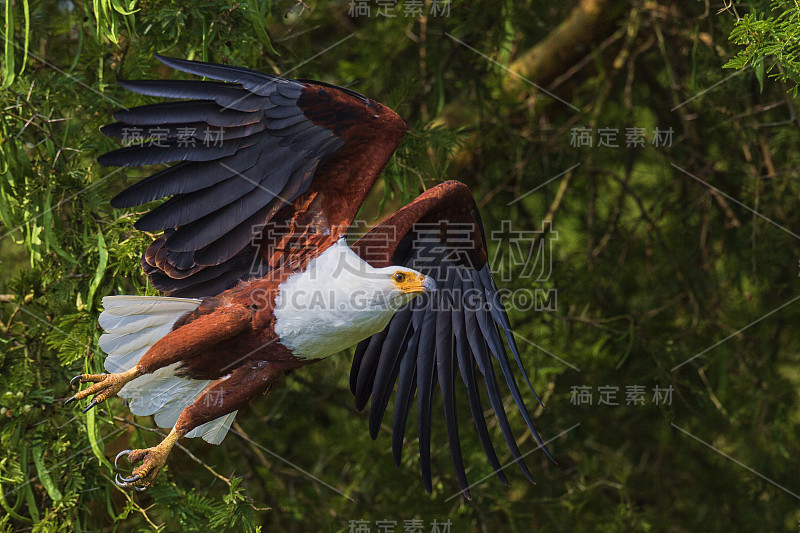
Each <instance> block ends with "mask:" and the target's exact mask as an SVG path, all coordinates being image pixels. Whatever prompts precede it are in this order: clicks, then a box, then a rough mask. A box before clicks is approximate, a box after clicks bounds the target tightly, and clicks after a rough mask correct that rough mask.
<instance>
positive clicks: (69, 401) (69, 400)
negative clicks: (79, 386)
mask: <svg viewBox="0 0 800 533" xmlns="http://www.w3.org/2000/svg"><path fill="white" fill-rule="evenodd" d="M74 401H75V396H72V397H71V398H67V399H66V400H64V405H69V404H71V403H72V402H74Z"/></svg>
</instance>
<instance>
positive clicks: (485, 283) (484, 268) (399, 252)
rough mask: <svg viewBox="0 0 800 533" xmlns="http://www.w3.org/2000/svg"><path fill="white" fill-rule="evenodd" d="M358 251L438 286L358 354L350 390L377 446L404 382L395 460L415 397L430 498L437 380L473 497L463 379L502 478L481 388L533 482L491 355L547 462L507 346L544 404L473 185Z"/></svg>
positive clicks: (430, 199)
mask: <svg viewBox="0 0 800 533" xmlns="http://www.w3.org/2000/svg"><path fill="white" fill-rule="evenodd" d="M353 249H354V250H355V251H356V253H358V254H359V255H360V256H361V257H362V258H363V259H364V260H366V261H367V262H368V263H370V264H371V265H372V266H374V267H385V266H389V265H402V266H407V267H409V268H413V269H415V270H418V271H420V272H422V273H424V274H427V275H429V276H433V277H434V278H435V279H436V282H437V286H438V289H437V292H436V293H435V294H434V295H433V296H432V297H431V298H428V299H425V297H424V296H423V297H418V298H417V299H415V300H414V301H412V302H411V303H410V304H408V305H407V306H405V307H404V308H402V309H400V310H399V311H398V312H397V313H396V314H395V316H394V317H393V318H392V320H391V322H390V323H389V325H388V326H386V328H385V329H384V330H383V331H382V332H381V333H378V334H376V335H373V336H372V337H370V338H369V339H366V340H364V341H363V342H361V343H360V344H359V345H358V347H357V348H356V353H355V358H354V359H353V367H352V370H351V373H350V388H351V390H352V392H353V394H354V395H355V401H356V407H357V408H358V409H359V410H360V409H363V408H364V407H365V406H366V404H367V400H369V399H370V397H371V403H370V414H369V428H370V435H371V436H372V438H373V439H375V438H376V437H377V434H378V429H379V428H380V424H381V420H382V419H383V415H384V413H385V411H386V407H387V404H388V402H389V397H390V395H391V393H392V391H393V390H394V388H395V383H397V393H396V397H395V407H394V420H393V436H392V451H393V454H394V460H395V462H396V463H397V464H398V466H399V464H400V456H401V448H402V445H403V436H404V433H405V426H406V420H407V418H408V414H409V410H410V409H411V404H412V401H413V397H414V392H415V390H416V396H417V427H418V431H419V455H420V463H421V467H422V478H423V482H424V483H425V489H426V490H427V491H428V492H431V459H430V434H431V404H432V401H431V399H432V396H433V389H434V384H435V382H436V381H437V377H438V382H439V386H440V388H441V390H442V400H443V403H444V417H445V423H446V426H447V435H448V441H449V446H450V453H451V455H452V458H453V465H454V467H455V471H456V476H457V479H458V484H459V486H460V487H461V490H462V492H463V493H464V495H465V496H466V497H467V498H469V488H468V487H469V484H468V482H467V476H466V473H465V471H464V462H463V460H462V455H461V447H460V443H459V432H458V421H457V416H456V403H455V381H456V376H457V374H459V373H460V375H461V379H462V381H463V382H464V385H465V386H466V391H467V397H468V400H469V406H470V411H471V413H472V418H473V420H474V422H475V428H476V430H477V433H478V437H479V438H480V441H481V444H482V445H483V448H484V451H485V452H486V455H487V457H488V458H489V462H490V463H491V465H492V467H493V468H494V470H495V471H496V473H497V476H498V477H499V478H500V479H501V480H502V481H503V483H507V481H506V478H505V475H504V474H503V471H502V470H501V467H500V463H499V461H498V459H497V455H496V453H495V451H494V448H493V446H492V442H491V439H490V437H489V432H488V429H487V426H486V422H485V420H484V417H483V407H482V405H481V397H480V393H479V388H480V386H479V384H478V383H479V381H482V382H483V384H484V386H485V389H486V392H487V393H488V397H489V402H490V404H491V406H492V409H493V410H494V412H495V414H496V415H497V418H498V421H499V422H500V428H501V429H502V432H503V437H504V438H505V441H506V444H507V445H508V448H509V450H510V451H511V454H512V456H513V457H514V460H515V461H516V462H517V464H518V465H519V467H520V468H521V469H522V472H523V473H524V474H525V476H526V477H527V478H528V479H529V480H530V481H531V482H533V480H532V478H531V475H530V472H529V471H528V468H527V466H525V463H524V461H523V460H522V456H521V454H520V451H519V448H518V447H517V444H516V441H515V439H514V435H513V433H512V432H511V428H510V426H509V423H508V418H507V416H506V412H505V409H504V407H503V402H502V399H501V397H500V389H499V387H498V385H497V380H496V376H495V370H494V363H493V362H492V357H491V356H490V354H491V355H493V356H494V361H495V363H497V364H499V366H500V371H501V373H502V376H503V378H504V379H505V381H506V383H507V385H508V388H509V389H510V391H511V395H512V396H513V398H514V401H515V403H516V405H517V408H518V409H519V411H520V413H521V414H522V417H523V418H524V419H525V422H526V423H527V425H528V428H529V429H530V431H531V433H533V436H534V437H535V438H536V441H537V442H538V443H539V444H540V446H541V447H542V448H543V449H544V450H545V453H547V455H548V457H549V456H550V454H549V452H547V449H546V448H545V447H544V443H543V442H542V439H541V437H540V436H539V433H538V432H537V431H536V429H535V428H534V426H533V421H532V420H531V417H530V415H529V413H528V410H527V409H526V407H525V404H524V402H523V400H522V394H521V392H520V390H519V388H518V387H517V383H516V381H515V378H514V372H513V370H512V366H511V363H510V360H509V358H508V355H507V353H506V348H505V346H506V345H508V347H509V348H510V350H511V353H512V354H513V355H514V358H515V359H516V362H517V365H518V366H519V370H520V372H521V374H522V376H523V377H524V378H525V381H526V382H527V384H528V386H529V387H530V390H531V392H533V395H534V397H535V398H536V400H537V401H538V400H539V398H538V397H537V396H536V393H535V392H534V391H533V387H532V386H531V383H530V380H529V379H528V376H527V374H526V373H525V369H524V368H523V366H522V361H521V359H520V355H519V350H518V349H517V345H516V343H515V341H514V335H513V333H512V331H511V325H510V323H509V320H508V315H507V313H506V310H505V307H504V306H503V303H502V302H501V301H500V298H499V296H498V292H497V286H496V285H495V283H494V279H493V278H492V273H491V271H490V269H489V264H488V262H487V256H486V242H485V237H484V234H483V226H482V224H481V220H480V215H479V214H478V209H477V206H476V205H475V200H474V199H473V197H472V193H471V192H470V190H469V189H468V188H467V186H466V185H464V184H463V183H459V182H457V181H449V182H446V183H442V184H440V185H438V186H436V187H433V188H431V189H429V190H428V191H426V192H425V193H424V194H422V195H421V196H419V197H418V198H417V199H416V200H414V201H413V202H412V203H410V204H409V205H407V206H405V207H404V208H402V209H401V210H399V211H398V212H396V213H395V214H393V215H392V216H390V217H389V218H388V219H386V220H385V221H383V222H382V223H381V224H379V225H378V226H376V227H375V228H373V229H372V230H370V231H369V233H367V234H366V235H365V236H363V237H362V238H361V239H359V240H358V241H357V242H356V243H355V244H354V246H353ZM501 330H502V333H501ZM504 337H505V339H504ZM476 367H477V370H478V372H479V374H478V372H476V370H475V369H476ZM551 459H552V457H551Z"/></svg>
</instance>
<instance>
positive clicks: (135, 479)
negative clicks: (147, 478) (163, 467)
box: [117, 474, 142, 483]
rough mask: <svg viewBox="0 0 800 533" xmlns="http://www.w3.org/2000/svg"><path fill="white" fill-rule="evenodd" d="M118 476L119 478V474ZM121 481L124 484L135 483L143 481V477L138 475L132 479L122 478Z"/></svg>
mask: <svg viewBox="0 0 800 533" xmlns="http://www.w3.org/2000/svg"><path fill="white" fill-rule="evenodd" d="M117 475H118V476H119V474H117ZM119 479H120V481H122V482H123V483H133V482H134V481H139V480H140V479H142V476H140V475H139V474H136V475H135V476H131V477H120V478H119Z"/></svg>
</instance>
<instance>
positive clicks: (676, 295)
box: [0, 0, 800, 533]
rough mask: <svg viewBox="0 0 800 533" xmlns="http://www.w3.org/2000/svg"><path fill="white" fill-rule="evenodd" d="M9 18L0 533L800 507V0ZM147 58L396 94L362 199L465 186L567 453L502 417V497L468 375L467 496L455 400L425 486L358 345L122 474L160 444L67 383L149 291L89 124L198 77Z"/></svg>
mask: <svg viewBox="0 0 800 533" xmlns="http://www.w3.org/2000/svg"><path fill="white" fill-rule="evenodd" d="M0 8H1V9H0V18H2V19H3V20H4V24H0V28H2V31H3V36H4V45H3V51H2V63H1V64H0V76H2V80H0V88H1V89H2V90H0V99H1V100H2V102H0V113H1V116H2V118H1V120H0V127H1V128H2V133H1V134H0V137H1V138H0V220H2V226H0V485H1V486H2V492H1V494H2V497H0V504H1V505H2V511H0V530H2V531H139V530H141V531H151V530H153V529H156V528H161V529H162V530H164V531H209V530H227V531H255V530H258V528H262V529H261V530H262V531H272V530H282V531H359V532H361V533H364V532H367V531H381V532H384V531H422V532H426V533H427V532H433V531H448V530H449V531H489V532H492V531H529V530H532V529H536V530H541V531H564V530H570V531H670V532H682V531H759V530H760V531H797V530H798V527H800V481H798V480H799V479H800V468H799V467H798V459H797V456H798V453H799V452H800V403H798V387H800V353H798V350H800V335H799V334H798V329H797V323H798V320H799V319H800V302H798V300H800V280H798V275H799V274H800V270H799V269H798V257H799V255H800V242H799V241H798V240H799V239H800V209H798V207H799V206H800V190H799V189H800V181H798V180H799V178H800V175H799V174H798V166H799V165H800V151H799V150H798V149H797V147H798V141H800V122H799V121H798V115H797V105H798V99H797V82H798V81H799V80H800V41H799V40H798V38H799V37H800V35H798V34H800V8H798V7H797V5H796V3H794V2H789V1H774V2H766V1H760V2H741V3H740V2H709V1H705V2H703V1H692V0H684V1H674V2H661V1H651V0H646V1H645V0H635V1H631V2H621V1H620V2H612V1H604V0H581V1H574V0H573V1H568V2H543V1H536V0H528V1H511V0H504V1H496V0H492V1H489V0H479V1H474V2H458V1H452V2H446V1H434V0H419V1H411V0H406V1H402V0H401V1H398V2H394V1H375V0H370V1H342V2H324V1H314V0H308V1H306V2H296V1H295V0H276V1H265V0H247V1H232V0H231V1H227V2H218V1H206V0H196V1H194V2H155V1H150V0H94V1H92V2H89V1H78V0H72V1H70V0H60V1H46V0H45V1H35V0H13V1H12V0H4V1H2V2H0ZM154 53H161V54H165V55H168V56H173V57H182V58H189V59H201V60H206V61H214V62H220V63H227V64H234V65H241V66H247V67H250V68H254V69H257V70H260V71H263V72H268V73H273V74H284V75H286V76H288V77H295V78H311V79H318V80H323V81H326V82H329V83H334V84H337V85H342V86H347V87H350V88H352V89H354V90H356V91H359V92H361V93H363V94H366V95H368V96H369V97H371V98H374V99H376V100H378V101H380V102H383V103H385V104H387V105H389V106H390V107H392V108H393V109H395V110H396V111H397V112H398V113H399V114H400V115H401V116H403V117H404V118H405V119H406V121H407V122H408V124H409V126H410V131H409V134H408V135H407V137H406V139H405V141H404V142H403V145H402V146H401V148H400V149H399V151H398V152H397V154H396V155H395V157H394V158H393V159H392V161H391V162H390V164H389V165H388V167H387V169H386V171H385V172H384V178H383V179H382V180H380V181H379V183H378V185H377V186H376V188H375V190H374V191H373V193H372V195H371V196H370V199H369V201H368V202H367V204H366V205H365V207H364V209H363V210H362V215H361V218H362V219H365V220H368V221H375V220H377V219H379V218H380V217H381V216H385V215H386V214H388V213H390V212H392V211H393V210H394V209H396V208H397V207H399V206H401V205H403V204H404V203H406V202H408V201H410V200H411V199H412V198H413V197H415V196H416V195H417V194H418V193H419V192H420V191H421V190H423V189H424V188H426V187H430V186H431V185H433V184H435V183H437V182H440V181H442V180H445V179H458V180H461V181H464V182H466V183H467V184H468V185H469V186H470V187H471V188H472V190H473V191H474V193H475V195H476V198H477V200H478V203H479V206H480V208H481V212H482V215H483V221H484V225H485V226H486V230H487V238H488V240H489V245H490V249H491V254H490V255H491V257H492V258H493V266H494V269H495V272H496V276H497V279H498V284H499V285H500V286H501V287H503V288H506V289H510V290H512V291H515V292H514V293H515V294H526V293H525V292H524V291H529V292H528V293H527V294H532V295H533V296H532V297H533V298H534V302H533V305H530V302H527V303H528V305H525V304H524V303H520V302H517V303H516V304H514V305H512V310H511V321H512V323H513V324H514V326H515V331H516V332H517V333H518V338H517V342H518V343H519V344H520V347H521V349H522V352H523V353H522V356H523V360H524V362H525V364H526V365H527V368H528V369H529V372H530V373H531V376H532V379H533V384H534V387H535V388H536V389H537V392H538V393H539V395H540V396H541V397H542V400H543V402H544V404H545V406H546V409H544V410H543V409H541V408H537V409H534V416H535V422H536V424H537V426H538V428H539V430H540V431H541V433H542V435H543V437H544V439H545V440H547V441H548V442H549V444H548V448H549V449H550V450H551V452H552V453H553V455H554V456H555V458H556V459H557V461H558V464H557V465H556V464H553V463H552V462H550V461H549V460H548V459H547V458H546V457H545V455H544V454H543V453H542V451H541V449H537V446H536V443H535V441H534V440H533V438H532V436H531V435H530V434H527V433H525V424H524V421H523V420H522V419H521V417H520V416H519V415H518V414H516V413H515V414H512V416H511V424H512V427H513V428H514V429H515V430H516V434H517V437H518V439H519V442H520V448H521V450H522V452H523V453H527V454H528V455H527V456H526V461H527V463H528V464H529V466H530V467H531V471H532V473H533V476H534V478H535V479H536V481H537V484H536V485H531V484H529V483H527V482H526V481H525V479H524V477H523V476H522V474H521V473H520V472H519V470H518V469H517V468H516V467H515V466H514V465H513V464H510V465H509V466H508V468H507V472H506V473H507V475H508V477H509V480H510V483H511V485H510V487H506V486H504V485H502V484H501V483H500V482H499V481H498V480H497V479H496V478H495V477H488V476H490V474H491V473H492V472H491V468H490V466H489V464H488V461H487V460H486V458H485V456H484V454H483V451H482V449H481V446H480V442H479V441H478V439H477V436H476V435H475V433H474V431H473V430H472V429H471V428H472V424H471V422H470V420H469V419H468V416H469V415H468V413H469V410H468V405H467V402H466V398H465V396H466V395H465V394H464V391H463V389H457V395H459V397H460V398H459V400H460V401H459V415H460V418H461V427H462V446H463V449H464V454H465V460H466V462H467V464H468V471H467V474H468V476H469V479H470V481H471V482H472V483H475V485H474V486H473V488H472V490H471V492H472V495H473V499H472V500H471V501H466V500H464V499H463V498H462V497H461V496H458V495H456V494H457V492H458V490H457V484H456V481H455V475H454V473H453V471H452V464H451V460H450V457H449V451H448V447H447V442H446V432H445V430H444V427H443V426H444V417H443V414H442V411H441V409H440V408H439V409H437V410H435V411H434V414H433V420H434V425H435V426H436V427H435V430H434V434H433V471H434V492H433V495H432V496H429V495H428V494H426V493H425V491H424V489H423V487H422V483H421V479H420V474H419V464H418V459H417V454H416V449H417V448H416V446H417V444H416V428H415V424H414V423H413V422H410V427H409V429H408V432H407V436H406V439H407V443H406V448H405V452H404V456H403V465H402V467H401V468H400V469H397V468H395V466H394V464H393V461H392V456H391V450H390V443H391V437H390V433H391V429H390V426H387V425H385V426H384V428H383V429H384V431H382V433H381V434H380V435H379V436H378V439H377V441H376V442H372V441H371V440H370V438H369V435H368V431H367V414H366V413H359V412H357V411H356V410H355V409H354V407H353V399H352V395H351V393H350V391H349V387H348V376H349V370H350V362H351V356H352V354H341V355H339V356H336V357H332V358H331V359H329V360H326V361H325V362H322V363H320V364H317V365H313V366H311V367H308V368H306V369H303V370H302V371H298V372H295V373H294V374H292V375H291V376H290V377H289V378H288V379H287V380H286V381H285V384H284V385H282V386H280V387H278V388H277V390H275V391H273V392H272V393H271V394H270V395H269V396H267V397H265V398H264V399H262V400H261V401H258V402H254V403H253V404H252V405H251V406H250V407H249V408H248V409H246V411H245V412H243V413H242V414H241V416H239V417H238V418H237V421H238V425H236V426H235V427H234V429H235V430H236V431H237V432H238V433H240V434H241V436H237V435H234V434H230V435H229V436H228V437H227V438H226V440H225V441H224V442H223V443H222V445H220V446H211V445H208V444H206V443H204V442H202V441H199V440H198V439H191V440H186V441H184V442H182V444H183V446H185V448H182V449H176V450H174V451H173V453H172V456H171V457H170V461H169V464H168V468H167V469H166V470H165V471H164V472H163V473H162V474H161V476H160V477H159V478H158V483H157V484H156V486H155V487H153V488H152V489H151V490H149V491H147V492H143V493H130V492H124V491H122V490H120V489H118V488H117V487H116V486H115V485H114V483H113V472H114V471H113V469H112V466H111V464H110V463H109V462H108V458H109V457H111V458H113V456H114V455H115V454H116V453H117V452H118V451H120V450H122V449H125V448H136V447H144V446H151V445H153V444H155V443H157V442H158V441H159V440H160V439H161V438H162V436H161V434H160V433H159V432H156V431H154V430H153V428H154V424H153V422H152V420H150V419H148V418H137V417H134V416H132V415H131V414H130V413H129V411H128V410H127V409H126V408H125V406H124V405H123V404H122V403H121V402H120V401H118V400H114V401H111V402H109V403H106V404H103V405H101V408H98V409H96V410H93V411H91V412H90V413H88V414H86V415H82V414H80V413H79V410H77V409H74V408H72V407H68V408H65V407H63V406H62V405H61V402H62V400H63V399H64V398H66V397H67V396H69V395H70V394H71V393H70V392H69V388H68V380H69V378H70V377H72V376H73V375H75V374H78V373H82V372H93V373H95V372H99V371H101V370H102V359H103V355H102V353H101V352H100V351H99V349H98V348H97V338H98V336H99V335H100V330H99V328H98V326H97V315H98V313H99V309H98V308H99V306H100V300H101V298H102V297H103V296H105V295H108V294H122V293H133V294H156V291H155V290H154V289H153V288H152V287H149V286H148V285H147V283H146V279H145V278H144V276H143V274H142V273H141V270H140V267H139V257H140V254H141V252H142V250H144V248H145V247H146V245H147V244H149V243H150V241H151V240H152V238H153V236H152V235H147V234H143V233H140V232H137V231H135V230H134V229H133V221H134V220H135V219H136V218H137V217H138V215H139V213H137V212H136V211H135V210H127V211H126V210H113V209H111V207H110V206H109V205H108V200H109V199H110V198H111V197H112V196H113V195H114V194H116V193H117V192H119V191H120V190H122V189H123V188H124V187H125V186H127V185H129V184H131V183H132V182H134V181H135V180H136V179H137V178H138V177H140V176H142V175H145V174H146V172H143V171H139V170H124V171H120V170H119V169H108V168H100V167H99V165H98V164H97V163H96V161H95V159H96V157H97V156H98V155H100V154H101V153H103V152H106V151H108V150H110V149H113V148H115V147H117V146H118V145H117V144H116V143H115V142H114V141H113V140H110V139H107V138H105V137H103V136H102V135H101V134H100V132H99V127H100V126H101V125H103V124H105V123H108V122H110V121H111V113H112V112H113V111H114V110H115V109H117V108H119V107H121V106H132V105H140V104H143V103H147V102H152V101H154V100H152V99H150V100H148V99H145V98H144V97H140V96H137V95H134V94H131V93H127V92H125V91H123V90H122V89H121V88H120V87H119V86H117V85H116V84H115V80H117V79H118V78H123V79H128V78H130V79H136V78H160V77H163V78H166V77H169V78H178V77H182V76H183V75H182V74H179V73H176V72H174V71H170V70H169V69H167V68H166V67H164V66H162V65H161V64H160V63H158V62H157V61H156V60H155V59H154V58H153V54H154ZM142 210H143V209H142ZM531 264H533V265H537V269H534V270H535V271H531V270H527V269H526V267H527V266H529V265H531ZM437 394H438V393H437ZM505 399H506V402H507V407H510V405H511V402H512V400H511V396H510V394H505ZM527 399H528V400H529V401H528V405H529V407H530V408H531V409H533V408H534V407H538V406H536V405H535V401H534V399H533V398H532V397H528V398H527ZM436 405H437V406H439V405H441V403H440V402H439V403H437V404H436ZM484 405H486V403H485V402H484ZM389 409H390V410H391V409H392V406H391V405H390V407H389ZM509 411H510V412H511V411H512V410H511V409H509ZM487 418H488V420H489V424H490V425H489V428H490V431H491V432H492V435H493V437H494V442H495V446H496V448H497V451H498V453H499V454H500V461H501V463H502V464H507V463H509V462H511V457H510V454H508V452H507V450H505V447H504V445H503V443H502V442H503V441H502V436H501V433H500V431H499V428H498V427H497V424H496V419H495V418H494V416H493V415H491V416H489V417H487ZM444 528H449V529H444Z"/></svg>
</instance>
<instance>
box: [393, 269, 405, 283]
mask: <svg viewBox="0 0 800 533" xmlns="http://www.w3.org/2000/svg"><path fill="white" fill-rule="evenodd" d="M405 279H406V275H405V274H403V273H402V272H395V274H394V280H395V281H396V282H397V283H403V280H405Z"/></svg>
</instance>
